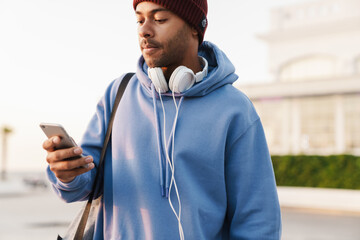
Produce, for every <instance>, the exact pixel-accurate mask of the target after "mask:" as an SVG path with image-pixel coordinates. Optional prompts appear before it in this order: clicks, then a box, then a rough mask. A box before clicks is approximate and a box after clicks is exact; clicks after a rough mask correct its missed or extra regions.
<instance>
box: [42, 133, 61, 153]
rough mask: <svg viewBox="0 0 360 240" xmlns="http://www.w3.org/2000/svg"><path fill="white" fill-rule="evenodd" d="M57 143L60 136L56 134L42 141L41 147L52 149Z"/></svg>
mask: <svg viewBox="0 0 360 240" xmlns="http://www.w3.org/2000/svg"><path fill="white" fill-rule="evenodd" d="M59 143H60V138H59V137H58V136H54V137H52V138H49V139H46V140H45V141H44V143H43V148H44V149H45V150H46V151H53V150H54V149H55V147H56V146H57V145H58V144H59Z"/></svg>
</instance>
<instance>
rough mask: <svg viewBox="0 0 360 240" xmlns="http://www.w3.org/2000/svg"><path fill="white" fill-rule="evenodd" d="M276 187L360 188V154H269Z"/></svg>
mask: <svg viewBox="0 0 360 240" xmlns="http://www.w3.org/2000/svg"><path fill="white" fill-rule="evenodd" d="M272 162H273V166H274V171H275V176H276V182H277V185H278V186H302V187H321V188H346V189H360V157H357V156H352V155H331V156H311V155H310V156H309V155H297V156H288V155H287V156H272Z"/></svg>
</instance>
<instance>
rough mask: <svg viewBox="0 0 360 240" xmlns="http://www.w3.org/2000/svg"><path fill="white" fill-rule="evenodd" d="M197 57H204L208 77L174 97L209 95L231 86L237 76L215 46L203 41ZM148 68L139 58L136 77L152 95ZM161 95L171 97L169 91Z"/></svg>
mask: <svg viewBox="0 0 360 240" xmlns="http://www.w3.org/2000/svg"><path fill="white" fill-rule="evenodd" d="M199 56H201V57H204V58H205V59H206V60H207V61H208V64H209V68H208V75H207V76H206V77H205V78H204V79H203V80H202V81H201V82H198V83H196V84H194V86H192V87H191V88H190V89H188V90H186V91H185V92H182V93H180V94H175V96H184V97H201V96H204V95H207V94H209V93H210V92H212V91H214V90H215V89H217V88H219V87H221V86H223V85H226V84H233V83H234V82H235V81H236V80H237V79H238V76H237V75H236V74H235V67H234V65H233V64H232V63H231V62H230V60H229V59H228V57H227V56H226V55H225V53H224V52H223V51H221V50H220V49H219V48H218V47H217V46H216V45H215V44H213V43H211V42H207V41H204V42H203V43H202V44H201V45H200V47H199ZM147 69H148V66H147V64H146V62H145V60H144V58H143V57H142V56H141V57H140V59H139V61H138V66H137V71H136V75H137V77H138V79H139V81H140V83H141V85H142V86H143V87H144V88H145V89H146V91H147V92H148V93H149V95H152V91H151V80H150V78H149V77H148V74H147ZM163 95H168V96H171V95H172V93H171V92H170V91H169V92H167V93H165V94H163Z"/></svg>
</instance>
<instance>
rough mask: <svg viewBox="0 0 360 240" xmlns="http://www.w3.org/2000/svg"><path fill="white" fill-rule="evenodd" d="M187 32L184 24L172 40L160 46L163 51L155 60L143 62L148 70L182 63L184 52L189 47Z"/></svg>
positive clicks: (186, 26)
mask: <svg viewBox="0 0 360 240" xmlns="http://www.w3.org/2000/svg"><path fill="white" fill-rule="evenodd" d="M188 31H189V26H188V25H186V24H184V26H183V27H182V28H181V29H180V31H178V32H177V34H176V35H175V36H174V37H173V38H171V39H169V40H168V41H167V42H165V43H163V44H162V48H163V50H165V51H164V52H163V53H162V54H161V55H160V56H159V57H158V58H156V59H150V60H148V61H146V60H145V61H146V64H147V65H148V66H149V67H150V68H154V67H168V66H171V65H173V64H175V62H182V60H183V59H184V52H185V51H186V48H187V46H188V45H189V39H188V37H187V36H188V35H187V34H188Z"/></svg>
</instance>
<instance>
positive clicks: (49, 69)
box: [0, 0, 308, 171]
mask: <svg viewBox="0 0 360 240" xmlns="http://www.w3.org/2000/svg"><path fill="white" fill-rule="evenodd" d="M304 1H308V0H252V1H244V0H208V5H209V13H208V20H209V27H208V29H207V31H206V34H205V40H207V41H211V42H213V43H215V44H216V45H218V46H219V47H220V48H221V49H222V50H223V51H224V52H225V53H226V54H227V55H228V57H229V59H230V60H231V61H232V62H233V64H234V65H235V67H236V73H237V74H238V75H239V81H240V82H243V83H254V82H261V81H266V80H268V79H269V75H268V73H267V48H266V44H265V43H264V42H263V41H262V40H260V39H258V38H257V37H256V34H260V33H265V32H267V31H268V30H269V10H270V9H271V8H272V7H276V6H282V5H284V4H291V3H298V2H304ZM136 27H137V25H136V19H135V16H134V11H133V9H132V1H124V0H121V1H120V0H117V1H115V0H106V1H100V0H77V1H74V0H61V1H60V0H32V1H28V0H0V126H3V125H6V126H9V127H11V128H13V130H14V132H13V134H11V135H10V136H9V141H8V146H9V147H8V169H9V170H10V171H31V170H40V171H41V170H44V169H45V168H46V165H47V163H46V161H45V155H46V154H45V152H44V151H43V150H42V147H41V145H42V142H43V141H44V140H45V139H46V138H45V135H44V134H43V133H42V131H41V129H40V128H39V123H40V122H55V123H61V124H62V125H64V126H65V128H66V129H67V130H68V132H69V133H70V135H72V136H73V138H74V139H75V140H76V141H79V140H80V139H81V136H82V134H83V131H84V130H85V127H86V125H87V123H88V122H89V120H90V118H91V116H92V115H93V113H94V111H95V106H96V103H97V102H98V100H99V99H100V97H101V96H102V94H103V93H104V91H105V88H106V87H107V85H108V84H109V83H110V82H111V81H112V80H113V79H115V78H117V77H119V76H120V75H122V74H123V73H125V72H130V71H135V66H136V63H137V59H138V58H139V57H140V54H141V53H140V50H139V47H138V42H137V35H136ZM1 150H2V149H1V147H0V151H1ZM0 156H1V155H0ZM0 165H1V162H0Z"/></svg>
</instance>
